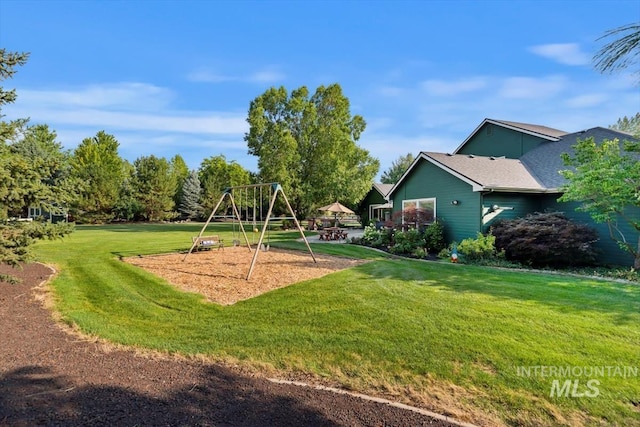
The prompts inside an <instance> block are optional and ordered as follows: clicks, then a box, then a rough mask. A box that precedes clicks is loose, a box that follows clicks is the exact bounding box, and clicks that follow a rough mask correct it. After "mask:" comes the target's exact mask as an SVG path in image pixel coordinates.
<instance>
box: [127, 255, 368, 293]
mask: <svg viewBox="0 0 640 427" xmlns="http://www.w3.org/2000/svg"><path fill="white" fill-rule="evenodd" d="M253 255H254V253H253V252H250V251H249V249H248V248H247V247H227V248H224V249H223V250H217V249H213V250H209V251H201V252H194V253H192V254H190V255H189V256H188V257H187V258H186V260H185V261H183V259H184V257H185V254H168V255H154V256H143V257H129V258H124V261H125V262H128V263H130V264H133V265H136V266H139V267H142V268H144V269H145V270H147V271H149V272H151V273H153V274H156V275H158V276H160V277H162V278H164V279H165V280H167V281H168V282H169V283H171V284H173V285H174V286H176V287H178V288H180V289H182V290H184V291H187V292H197V293H200V294H202V295H204V296H205V297H206V298H207V300H209V301H212V302H216V303H218V304H223V305H230V304H234V303H236V302H238V301H242V300H245V299H249V298H253V297H256V296H258V295H261V294H263V293H265V292H269V291H271V290H274V289H278V288H283V287H285V286H289V285H292V284H294V283H298V282H302V281H304V280H309V279H315V278H318V277H322V276H324V275H327V274H329V273H333V272H335V271H339V270H344V269H345V268H350V267H354V266H356V265H360V264H363V263H365V262H366V261H363V260H353V259H348V258H340V257H333V256H328V255H318V254H316V255H315V257H316V261H317V262H316V263H314V262H313V258H312V257H311V255H310V254H309V253H308V252H296V251H286V250H281V249H271V250H269V251H261V252H260V253H259V255H258V260H257V261H256V264H255V266H254V269H253V273H252V274H251V278H250V279H249V280H246V277H247V273H248V272H249V267H250V265H251V259H252V258H253Z"/></svg>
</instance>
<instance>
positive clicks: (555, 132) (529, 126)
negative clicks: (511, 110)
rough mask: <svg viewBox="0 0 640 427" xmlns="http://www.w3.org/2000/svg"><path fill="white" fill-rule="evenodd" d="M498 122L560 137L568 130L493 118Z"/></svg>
mask: <svg viewBox="0 0 640 427" xmlns="http://www.w3.org/2000/svg"><path fill="white" fill-rule="evenodd" d="M493 121H494V122H496V123H502V124H504V125H507V126H511V127H514V128H518V129H523V130H527V131H529V132H533V133H538V134H540V135H545V136H552V137H554V138H560V137H561V136H564V135H566V134H567V133H568V132H565V131H563V130H559V129H554V128H550V127H548V126H541V125H534V124H530V123H520V122H509V121H506V120H495V119H494V120H493Z"/></svg>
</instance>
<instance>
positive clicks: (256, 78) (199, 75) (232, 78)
mask: <svg viewBox="0 0 640 427" xmlns="http://www.w3.org/2000/svg"><path fill="white" fill-rule="evenodd" d="M285 78H286V75H285V74H284V73H281V72H280V71H278V70H277V69H275V68H273V67H271V68H265V69H262V70H258V71H255V72H253V73H249V74H246V75H242V74H239V75H228V74H222V73H218V72H216V71H214V70H211V69H206V68H199V69H197V70H194V71H192V72H190V73H188V74H187V80H189V81H192V82H199V83H224V82H248V83H275V82H278V81H282V80H284V79H285Z"/></svg>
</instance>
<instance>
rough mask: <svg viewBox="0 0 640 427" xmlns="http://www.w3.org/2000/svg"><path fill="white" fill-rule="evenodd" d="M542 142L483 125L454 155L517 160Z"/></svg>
mask: <svg viewBox="0 0 640 427" xmlns="http://www.w3.org/2000/svg"><path fill="white" fill-rule="evenodd" d="M544 142H546V140H545V139H543V138H540V137H537V136H533V135H529V134H526V133H522V132H517V131H514V130H511V129H507V128H504V127H502V126H498V125H494V124H492V123H485V124H484V125H483V126H482V127H481V128H480V129H479V130H478V132H476V133H475V135H473V136H472V137H471V138H470V139H469V140H468V141H467V142H466V144H465V145H464V146H462V147H460V150H459V151H457V153H456V154H473V155H476V156H495V157H501V156H505V157H507V158H509V159H519V158H520V157H522V155H523V154H524V153H526V152H527V151H530V150H532V149H534V148H536V147H538V146H539V145H540V144H543V143H544Z"/></svg>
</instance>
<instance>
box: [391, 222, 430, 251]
mask: <svg viewBox="0 0 640 427" xmlns="http://www.w3.org/2000/svg"><path fill="white" fill-rule="evenodd" d="M417 248H424V239H423V237H422V234H421V233H420V232H419V231H418V230H416V229H414V228H412V229H409V230H407V231H398V232H396V233H395V235H394V242H393V246H392V247H391V248H390V250H391V251H392V252H393V253H394V254H411V253H413V252H414V251H415V250H416V249H417Z"/></svg>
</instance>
